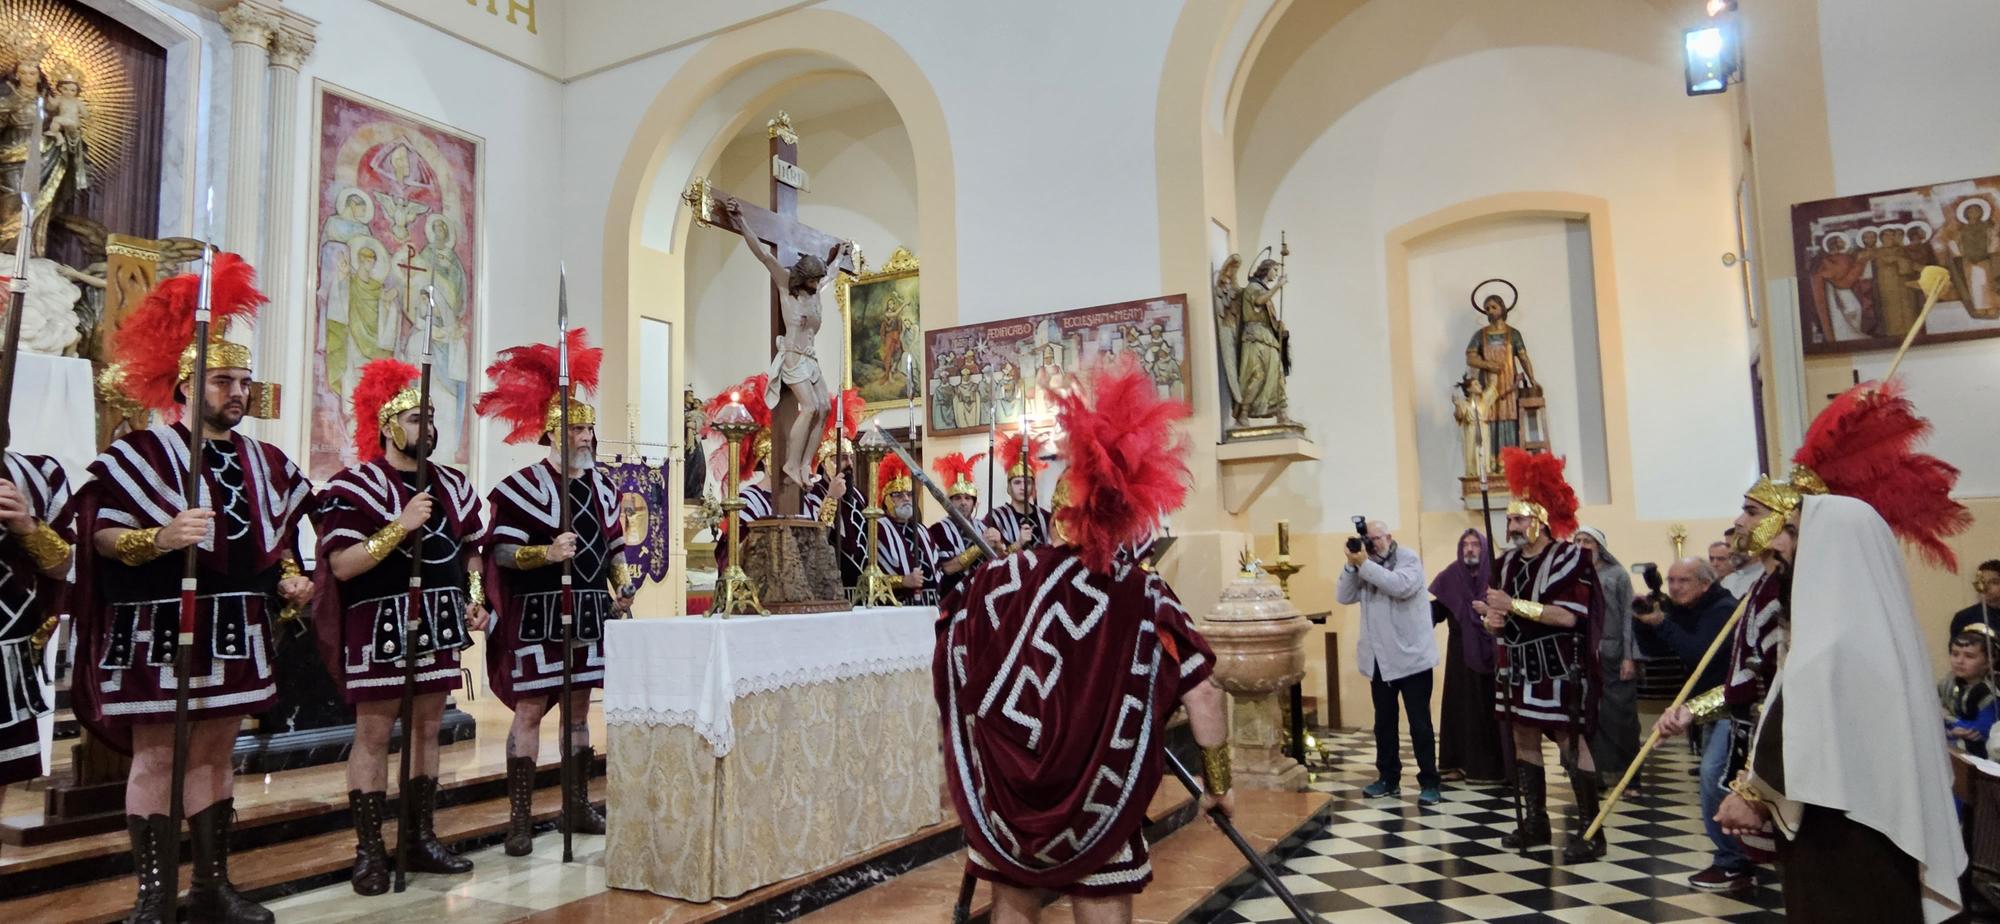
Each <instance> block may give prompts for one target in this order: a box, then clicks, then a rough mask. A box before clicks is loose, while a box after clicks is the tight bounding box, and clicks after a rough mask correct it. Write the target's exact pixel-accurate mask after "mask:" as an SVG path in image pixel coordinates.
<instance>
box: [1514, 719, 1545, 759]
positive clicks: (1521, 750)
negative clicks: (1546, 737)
mask: <svg viewBox="0 0 2000 924" xmlns="http://www.w3.org/2000/svg"><path fill="white" fill-rule="evenodd" d="M1514 759H1515V760H1517V761H1520V762H1521V763H1524V764H1533V765H1535V766H1537V767H1539V766H1541V765H1542V730H1541V729H1539V728H1536V727H1534V726H1533V725H1515V726H1514Z"/></svg>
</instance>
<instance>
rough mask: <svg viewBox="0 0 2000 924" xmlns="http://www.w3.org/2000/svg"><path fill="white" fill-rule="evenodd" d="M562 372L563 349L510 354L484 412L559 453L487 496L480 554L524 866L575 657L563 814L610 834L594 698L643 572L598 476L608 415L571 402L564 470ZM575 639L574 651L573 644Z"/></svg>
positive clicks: (491, 669)
mask: <svg viewBox="0 0 2000 924" xmlns="http://www.w3.org/2000/svg"><path fill="white" fill-rule="evenodd" d="M584 342H585V341H584V335H583V331H582V330H581V329H577V330H572V331H571V332H570V343H569V354H570V372H571V376H572V378H571V383H572V384H571V387H572V388H573V389H575V388H581V389H583V390H586V391H589V390H595V388H596V387H597V368H598V364H599V362H600V361H601V360H602V358H603V350H602V349H600V348H597V347H585V346H584ZM556 369H557V364H556V348H555V347H553V346H549V345H546V344H531V345H528V346H524V347H514V348H511V349H508V350H503V351H502V352H501V355H500V359H499V360H497V361H496V362H494V363H493V365H492V366H490V367H488V368H487V370H486V374H487V376H488V377H489V378H491V379H493V380H494V382H495V383H496V385H495V387H494V388H493V389H491V390H489V391H487V392H486V393H485V394H482V395H480V397H479V403H478V405H477V410H478V411H479V414H480V415H481V416H484V417H493V418H497V419H499V420H502V421H505V422H507V423H510V424H512V425H513V429H512V431H511V432H509V433H508V434H507V441H508V442H510V443H523V442H530V441H533V442H538V443H540V444H541V445H544V446H548V447H549V455H550V458H548V459H545V460H543V461H540V462H536V463H535V464H533V465H530V466H528V467H526V468H523V469H520V470H519V471H516V472H514V473H513V474H511V475H508V476H507V477H506V478H504V479H501V481H500V483H499V484H498V485H497V486H495V487H494V489H493V491H492V492H491V493H489V494H488V495H487V497H486V499H487V502H488V503H489V504H491V505H492V517H493V520H492V526H491V528H490V529H489V530H488V531H487V534H486V541H485V544H484V547H483V548H482V549H481V556H482V560H483V562H484V563H485V566H486V586H487V587H488V588H491V593H492V596H491V603H492V607H493V627H492V629H490V630H489V631H488V632H487V636H486V678H487V682H488V684H489V685H490V686H491V687H492V689H493V695H495V696H497V697H499V699H500V701H501V702H503V703H506V704H507V708H509V709H512V710H514V723H513V726H512V727H511V728H510V729H509V730H508V732H507V799H508V817H507V837H506V840H505V842H504V846H505V848H506V852H507V855H508V856H515V857H520V856H527V855H528V854H529V853H530V852H532V851H533V849H534V836H535V826H534V814H533V812H534V794H535V769H536V766H537V764H538V761H539V759H540V757H541V744H542V736H541V726H542V719H543V717H544V716H546V715H547V714H548V712H549V710H550V708H551V706H554V705H556V702H555V701H556V698H557V697H558V696H559V695H561V691H562V673H563V661H564V658H565V657H567V659H568V661H569V667H570V695H569V704H570V726H569V728H567V729H562V730H559V732H558V734H566V735H568V736H569V743H570V752H569V759H570V762H571V765H572V766H571V768H570V770H571V773H572V778H573V779H574V780H575V781H576V785H575V786H574V787H573V788H572V789H571V790H570V793H569V795H570V798H569V800H568V801H567V802H566V803H565V804H564V805H563V815H564V818H565V823H566V824H568V825H569V827H570V830H571V831H572V832H575V833H578V834H603V833H604V816H603V814H601V813H599V812H598V811H597V809H596V807H595V806H593V805H591V803H590V795H589V792H588V787H587V786H586V785H585V783H586V782H587V781H588V780H589V779H590V772H591V768H592V765H593V764H594V763H595V760H596V754H595V752H594V751H593V749H592V748H591V746H590V723H589V721H588V718H589V715H590V691H591V690H594V689H598V688H600V687H602V686H604V621H605V620H607V619H613V618H616V617H617V616H618V615H620V614H622V613H625V612H627V611H629V610H630V609H631V606H632V593H633V582H632V573H631V568H630V567H629V566H628V565H626V564H625V529H624V527H623V526H622V525H621V524H620V522H619V510H618V495H617V492H616V491H614V490H613V489H612V486H611V483H610V481H609V480H607V479H606V478H604V477H603V476H602V475H601V474H600V473H599V472H598V471H597V466H596V454H597V412H596V409H595V408H593V407H591V406H590V405H588V404H585V403H584V402H582V401H581V400H577V399H576V398H575V397H572V398H571V399H570V402H569V430H568V437H569V451H570V457H569V459H568V463H567V465H566V466H565V464H564V460H563V459H562V455H561V447H560V438H559V434H560V433H561V432H562V425H563V421H562V394H561V391H560V389H559V388H558V386H557V379H556ZM565 471H567V473H568V475H569V480H568V481H567V483H565V482H564V480H563V475H564V473H565ZM564 494H567V495H568V500H569V508H570V515H571V519H570V521H569V522H568V523H564V522H563V521H562V507H563V495H564ZM565 563H567V565H565ZM565 575H567V576H568V581H567V583H568V588H567V589H566V588H565V586H564V585H565ZM565 597H567V606H568V607H569V610H570V614H571V617H572V620H571V622H570V625H569V626H568V627H565V620H564V618H563V609H564V606H565ZM570 629H573V630H574V632H575V635H574V638H575V643H572V642H571V641H570V636H569V635H568V634H567V633H568V632H569V631H570ZM565 648H567V649H568V651H567V652H565V651H564V649H565Z"/></svg>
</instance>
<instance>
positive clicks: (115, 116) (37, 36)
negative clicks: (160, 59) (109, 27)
mask: <svg viewBox="0 0 2000 924" xmlns="http://www.w3.org/2000/svg"><path fill="white" fill-rule="evenodd" d="M0 36H4V38H0V77H4V79H5V80H6V82H7V83H8V84H9V86H8V87H5V88H0V90H11V91H12V93H13V94H14V96H13V99H19V100H23V101H25V103H26V105H27V107H28V108H29V109H30V110H32V108H33V103H32V99H33V96H34V95H36V93H37V92H38V93H39V95H41V96H42V97H43V98H44V102H45V105H46V106H47V108H48V110H49V117H50V119H51V120H54V119H55V118H56V117H58V116H59V115H60V114H61V113H62V112H64V111H65V110H66V108H67V107H69V106H73V105H74V104H75V103H76V102H78V101H80V102H81V103H82V109H81V110H80V111H77V112H76V113H75V114H76V117H77V121H78V122H79V123H80V125H79V126H78V128H79V130H80V131H81V132H82V136H83V141H84V146H85V148H86V149H87V152H88V153H87V154H86V159H87V160H88V161H89V165H90V169H91V171H92V172H93V173H96V174H98V175H108V174H109V173H111V172H112V171H113V170H115V169H117V167H118V165H119V164H121V163H122V162H123V161H124V158H125V154H126V149H127V147H128V146H129V145H130V143H131V140H132V130H133V121H134V119H135V117H136V113H137V111H138V94H137V93H136V92H134V91H133V89H132V81H131V78H130V75H128V74H127V73H126V72H125V65H124V63H123V61H122V60H121V59H120V58H119V55H118V49H117V48H116V47H115V46H114V45H113V44H112V42H111V39H110V38H109V37H108V36H106V35H105V34H104V33H103V32H102V31H100V30H99V29H98V28H97V27H96V26H93V25H91V24H90V23H89V22H86V21H85V20H84V19H83V17H82V16H80V15H78V14H77V12H76V11H75V10H73V9H71V8H70V7H69V6H68V5H67V4H64V3H61V2H59V0H0ZM24 63H25V64H28V65H30V66H31V67H32V68H33V70H34V75H35V76H36V77H37V78H39V86H37V87H36V88H35V89H34V90H27V89H24V88H21V87H19V86H15V85H14V84H15V82H16V80H17V77H18V76H19V75H20V69H21V65H22V64H24ZM66 82H67V83H71V84H74V85H75V88H74V91H73V93H71V94H69V95H68V96H67V97H66V94H65V88H64V87H63V86H62V84H63V83H66ZM5 105H7V102H5V101H0V106H5ZM36 134H37V135H38V136H39V135H40V134H41V133H40V132H37V133H36ZM38 140H44V139H38ZM18 143H19V142H18V141H17V140H15V139H12V138H9V139H8V149H7V150H6V151H4V152H0V157H4V158H9V159H11V157H12V156H13V155H14V154H15V152H14V151H13V150H12V148H13V146H14V145H16V144H18Z"/></svg>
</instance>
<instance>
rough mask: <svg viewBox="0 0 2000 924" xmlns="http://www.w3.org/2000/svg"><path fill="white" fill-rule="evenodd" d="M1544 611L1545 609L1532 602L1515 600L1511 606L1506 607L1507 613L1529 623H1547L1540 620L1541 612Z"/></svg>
mask: <svg viewBox="0 0 2000 924" xmlns="http://www.w3.org/2000/svg"><path fill="white" fill-rule="evenodd" d="M1545 609H1547V607H1545V606H1543V605H1542V604H1539V603H1536V602H1535V601H1533V600H1516V601H1514V605H1513V606H1511V607H1508V612H1511V613H1513V614H1514V615H1516V616H1519V617H1521V618H1522V619H1526V620H1528V621H1529V622H1548V620H1546V619H1543V618H1542V611H1543V610H1545Z"/></svg>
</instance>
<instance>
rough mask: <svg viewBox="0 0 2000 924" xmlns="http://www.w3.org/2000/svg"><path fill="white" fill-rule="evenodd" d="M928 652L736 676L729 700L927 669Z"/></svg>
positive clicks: (928, 664)
mask: <svg viewBox="0 0 2000 924" xmlns="http://www.w3.org/2000/svg"><path fill="white" fill-rule="evenodd" d="M930 663H931V654H930V652H928V651H927V652H924V653H923V654H919V655H906V656H904V657H900V658H870V659H868V660H865V661H842V662H840V663H837V664H815V665H813V666H811V667H801V668H796V669H793V670H788V671H779V672H777V673H774V674H761V675H757V676H752V677H738V678H736V683H735V685H734V688H733V689H732V690H731V691H730V694H731V698H732V699H742V698H743V697H745V696H754V695H756V694H758V693H769V692H771V691H773V690H782V689H785V688H787V687H803V686H808V685H810V684H815V683H831V682H833V681H836V680H850V679H853V678H855V677H866V676H870V675H873V674H900V673H902V672H903V671H910V670H917V669H919V668H924V667H929V666H930Z"/></svg>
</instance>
